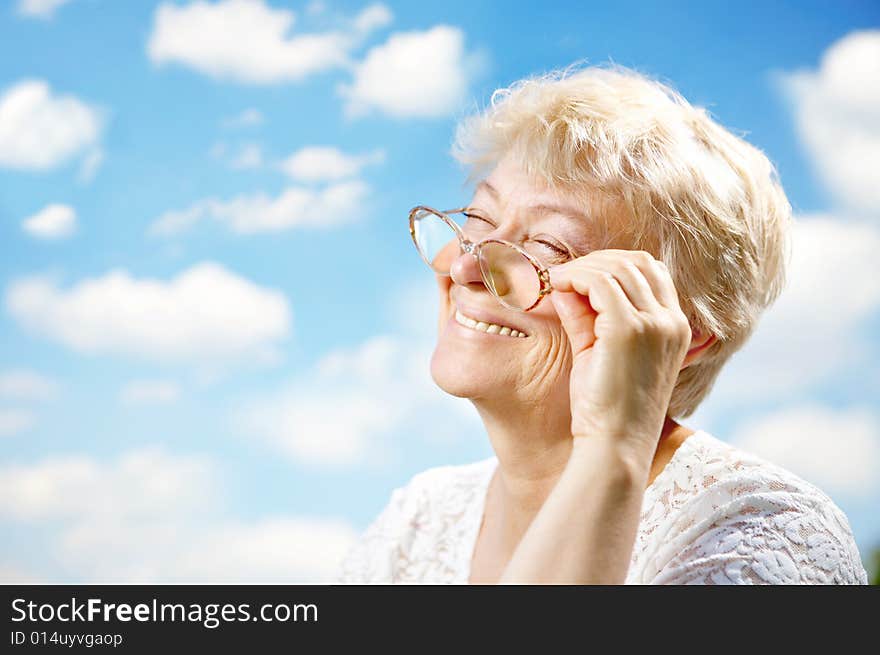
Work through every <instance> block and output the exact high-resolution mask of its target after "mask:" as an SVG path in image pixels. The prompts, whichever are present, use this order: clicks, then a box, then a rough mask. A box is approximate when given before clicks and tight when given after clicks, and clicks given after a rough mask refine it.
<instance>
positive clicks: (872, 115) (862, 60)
mask: <svg viewBox="0 0 880 655" xmlns="http://www.w3.org/2000/svg"><path fill="white" fill-rule="evenodd" d="M777 78H778V79H779V81H780V83H781V85H782V88H783V89H784V91H785V92H786V93H787V95H788V96H789V98H791V100H792V101H793V105H794V112H795V118H796V122H797V128H798V132H799V134H800V137H801V139H802V141H803V143H804V145H805V146H806V148H807V150H808V151H809V153H810V155H811V157H812V160H813V164H814V165H815V166H816V168H817V170H818V172H819V173H820V175H821V177H822V179H823V180H824V182H825V183H826V184H827V186H828V187H829V189H830V190H831V191H832V192H833V193H834V194H835V196H836V198H837V200H838V201H839V202H840V203H841V205H842V206H843V207H847V208H850V209H851V210H853V211H858V212H867V213H871V214H874V215H876V214H877V212H880V83H878V80H880V30H864V31H858V32H852V33H851V34H848V35H847V36H845V37H843V38H842V39H840V40H839V41H837V42H836V43H834V44H833V45H832V46H831V47H830V48H828V50H827V51H825V53H824V54H823V56H822V61H821V64H820V66H819V69H818V70H801V71H797V72H793V73H783V74H779V75H777Z"/></svg>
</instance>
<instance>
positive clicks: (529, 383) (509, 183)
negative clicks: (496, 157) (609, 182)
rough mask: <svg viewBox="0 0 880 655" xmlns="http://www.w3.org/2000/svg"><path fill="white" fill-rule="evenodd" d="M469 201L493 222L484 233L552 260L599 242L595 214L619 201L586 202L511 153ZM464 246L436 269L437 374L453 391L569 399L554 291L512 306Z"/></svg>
mask: <svg viewBox="0 0 880 655" xmlns="http://www.w3.org/2000/svg"><path fill="white" fill-rule="evenodd" d="M468 207H469V208H470V210H471V212H472V213H474V214H478V215H479V216H481V217H484V218H485V219H488V221H489V222H490V224H484V223H480V225H482V226H483V227H482V228H481V229H480V231H479V235H478V238H479V239H482V238H489V237H491V238H498V239H505V240H507V241H511V242H513V243H517V244H519V245H521V246H523V247H524V248H525V249H526V250H527V251H528V252H530V253H531V254H533V255H534V256H535V257H536V258H537V259H538V260H539V261H540V262H541V263H542V264H543V265H544V266H545V267H549V266H552V265H554V264H561V263H563V262H565V261H567V260H569V259H572V258H575V257H580V256H583V255H585V254H587V253H588V252H590V251H591V250H593V249H595V247H596V246H595V240H594V239H593V238H592V237H591V235H592V234H593V230H591V224H592V222H591V221H592V219H591V215H593V216H595V215H596V213H595V212H598V211H602V212H607V211H609V210H610V209H613V207H611V206H610V205H609V203H608V201H607V200H604V201H603V200H600V199H599V198H598V197H597V198H596V200H595V203H594V204H592V206H586V207H585V206H584V204H583V200H582V199H581V200H580V201H578V200H576V199H575V197H574V196H573V195H571V194H567V193H565V192H563V191H561V190H555V189H551V188H550V187H548V186H547V185H545V184H543V183H542V182H540V181H536V180H532V179H530V178H529V177H528V176H526V175H525V173H524V171H523V170H522V169H521V168H520V167H519V166H518V165H517V164H516V163H515V162H514V160H512V159H510V158H506V159H504V160H502V161H501V162H500V163H499V164H498V165H497V166H496V168H495V169H494V170H493V171H492V173H491V174H490V175H489V176H488V177H487V178H486V179H485V180H484V181H483V182H481V183H480V184H479V185H478V186H477V189H476V191H475V193H474V196H473V198H472V199H471V202H470V203H469V205H468ZM468 236H470V235H468ZM472 240H477V239H474V238H472ZM457 252H458V253H459V254H458V255H457V256H456V257H455V259H454V260H453V262H452V265H451V269H450V276H448V277H446V276H437V282H438V287H439V292H440V317H439V318H440V324H439V334H438V339H437V345H436V348H435V349H434V354H433V357H432V358H431V376H432V377H433V379H434V381H435V382H436V383H437V385H438V386H440V388H442V389H443V390H445V391H446V392H447V393H450V394H452V395H455V396H459V397H464V398H471V399H475V400H477V399H480V398H485V399H492V400H496V401H497V400H504V399H508V400H510V401H516V400H521V401H523V402H527V403H534V402H542V403H546V402H548V401H549V400H551V399H554V400H557V401H559V402H563V403H567V400H568V391H569V385H568V374H569V371H570V369H571V352H570V347H569V342H568V336H567V335H566V333H565V330H564V329H563V327H562V324H561V322H560V320H559V317H558V316H557V314H556V310H555V309H554V308H553V303H552V302H550V299H549V297H547V296H545V297H544V299H543V300H542V301H541V303H540V304H539V305H538V306H537V307H536V308H534V309H532V310H531V311H529V312H517V311H514V310H511V309H508V308H506V307H505V306H504V305H502V304H501V303H500V302H498V300H497V299H496V298H495V296H493V295H492V293H491V292H490V291H489V289H488V288H487V287H486V286H485V284H484V283H483V280H482V278H481V276H480V267H479V264H478V262H477V260H476V259H475V258H474V256H473V255H471V254H470V253H461V252H460V250H458V251H457ZM456 311H459V312H461V314H463V315H464V316H466V317H469V318H473V319H475V320H477V321H483V322H484V323H495V324H496V325H499V326H501V327H509V328H511V329H515V330H517V331H519V332H523V333H525V335H526V336H525V337H515V336H510V335H508V334H501V333H498V334H493V333H487V332H485V331H483V330H479V329H475V328H471V327H467V326H465V325H462V324H461V323H460V322H459V321H457V320H456ZM504 332H506V331H504Z"/></svg>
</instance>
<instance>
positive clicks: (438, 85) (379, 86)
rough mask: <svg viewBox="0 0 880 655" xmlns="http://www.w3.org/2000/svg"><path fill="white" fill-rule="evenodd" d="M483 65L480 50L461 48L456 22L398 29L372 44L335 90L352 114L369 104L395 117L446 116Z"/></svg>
mask: <svg viewBox="0 0 880 655" xmlns="http://www.w3.org/2000/svg"><path fill="white" fill-rule="evenodd" d="M482 65H483V62H482V59H481V56H478V55H475V54H467V53H466V52H465V48H464V34H463V32H462V31H461V30H460V29H459V28H457V27H451V26H448V25H438V26H436V27H433V28H431V29H430V30H427V31H424V32H400V33H396V34H392V35H391V36H390V37H389V38H388V40H387V41H386V42H385V43H384V44H382V45H380V46H376V47H375V48H372V49H371V50H370V51H369V52H368V53H367V55H366V58H365V59H364V60H363V61H362V62H360V63H359V64H357V65H356V66H355V70H354V79H353V81H352V83H351V84H350V85H349V84H343V85H340V87H339V92H340V94H341V95H342V96H343V98H345V100H346V113H347V115H349V116H352V117H356V116H360V115H363V114H366V113H368V112H369V111H371V110H374V109H375V110H378V111H381V112H384V113H386V114H388V115H390V116H394V117H406V116H421V117H441V116H448V115H449V114H451V113H453V112H454V111H455V110H456V109H457V108H458V107H460V106H462V104H463V103H464V102H465V100H466V94H467V90H468V84H469V82H470V79H471V78H472V77H474V76H475V75H476V74H477V73H478V69H479V67H480V66H482Z"/></svg>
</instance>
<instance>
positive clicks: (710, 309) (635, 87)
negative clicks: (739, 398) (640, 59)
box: [452, 64, 791, 418]
mask: <svg viewBox="0 0 880 655" xmlns="http://www.w3.org/2000/svg"><path fill="white" fill-rule="evenodd" d="M452 154H453V156H454V157H455V158H456V159H458V161H460V162H461V163H462V164H466V165H469V166H470V167H471V173H470V175H469V180H470V181H473V180H475V179H476V177H477V176H478V175H479V176H482V175H484V174H486V173H487V172H488V171H489V170H490V169H491V168H492V167H494V166H495V165H496V164H497V163H499V162H500V161H501V159H503V158H504V157H505V156H512V157H514V158H515V160H516V161H517V162H518V163H519V164H521V165H522V166H523V168H524V170H525V171H526V172H527V174H529V175H530V176H539V177H541V178H543V179H544V180H545V181H546V182H547V183H549V184H550V185H551V186H553V187H555V188H565V189H566V190H570V191H575V192H578V193H579V192H581V191H583V192H584V193H586V192H588V191H589V192H592V193H595V192H597V191H598V192H601V193H604V194H608V195H610V196H612V197H615V198H617V199H619V200H621V201H622V202H623V206H624V207H625V208H626V211H627V214H628V215H627V225H626V226H624V228H623V229H624V230H625V242H626V245H614V244H613V239H614V238H616V237H607V240H606V241H605V243H606V244H608V245H609V246H613V247H622V248H629V249H632V250H646V251H648V252H650V253H651V254H652V255H653V256H654V257H656V258H658V259H660V260H662V261H663V262H664V263H665V264H666V265H667V267H668V268H669V271H670V273H671V275H672V279H673V281H674V283H675V286H676V288H677V289H678V294H679V301H680V304H681V307H682V310H683V311H684V313H685V314H686V315H687V317H688V319H689V320H690V322H691V326H692V328H694V329H699V330H700V331H701V332H703V333H707V332H708V333H711V334H714V335H715V336H716V337H717V341H716V342H715V343H713V344H712V345H711V346H710V347H709V348H708V349H707V350H706V352H705V353H704V355H703V357H702V358H700V359H698V360H696V361H695V362H693V363H692V364H691V365H689V366H688V367H687V368H685V369H683V370H682V371H681V373H680V374H679V376H678V381H677V382H676V385H675V389H674V391H673V393H672V399H671V402H670V406H669V409H668V412H669V415H670V416H671V417H673V418H676V417H685V416H689V415H691V414H692V413H693V412H694V410H696V408H697V406H698V405H699V404H700V402H702V400H703V399H704V398H705V397H706V396H707V395H708V393H709V391H710V390H711V388H712V386H713V384H714V383H715V379H716V378H717V376H718V373H719V372H720V370H721V367H722V366H723V365H724V363H725V362H726V361H727V360H728V359H729V358H730V356H731V355H732V354H733V353H734V352H736V351H737V350H739V349H740V347H742V345H743V344H744V343H745V341H746V340H747V339H748V337H749V336H750V335H751V333H752V331H753V330H754V328H755V326H756V324H757V322H758V319H759V317H760V314H761V313H762V311H763V310H764V309H765V308H766V307H768V306H769V305H770V304H772V303H773V302H774V301H775V300H776V298H777V297H778V295H779V294H780V293H781V291H782V289H783V287H784V285H785V277H786V268H787V265H788V260H789V250H790V245H789V239H790V234H789V233H790V226H791V205H790V204H789V202H788V199H787V198H786V196H785V192H784V191H783V189H782V186H781V185H780V183H779V177H778V174H777V172H776V169H775V167H774V166H773V164H772V163H771V162H770V161H769V160H768V158H767V157H766V156H765V155H764V153H762V152H761V151H760V150H758V149H757V148H755V147H754V146H752V145H750V144H748V143H746V142H745V141H744V140H743V139H741V138H739V137H737V136H735V135H733V134H732V133H731V132H729V131H728V130H726V129H725V128H724V127H722V126H721V125H719V124H718V123H716V122H715V121H714V120H713V119H712V118H711V117H710V115H709V113H708V112H707V111H706V110H705V109H703V108H700V107H695V106H693V105H691V104H690V103H689V102H688V101H687V100H685V99H684V98H683V97H682V96H681V95H680V94H679V93H678V92H677V91H675V90H673V89H672V88H670V87H669V86H668V85H666V84H663V83H661V82H659V81H657V80H654V79H651V78H649V77H647V76H646V75H644V74H642V73H639V72H636V71H634V70H631V69H628V68H625V67H622V66H618V65H607V66H592V67H587V68H581V67H580V66H579V65H578V64H574V65H572V66H570V67H568V68H566V69H561V70H555V71H552V72H550V73H546V74H543V75H538V76H533V77H529V78H526V79H522V80H519V81H517V82H515V83H513V84H512V85H511V86H509V87H507V88H504V89H498V90H496V91H495V92H494V93H493V94H492V98H491V103H490V106H489V107H487V108H486V109H485V110H483V111H480V112H477V113H476V114H474V115H471V116H468V117H466V118H464V119H463V120H462V121H460V122H459V124H458V127H457V130H456V135H455V142H454V144H453V147H452ZM603 218H604V217H601V216H599V217H597V220H598V221H603ZM604 228H605V234H606V235H607V234H609V233H610V230H609V228H610V225H608V224H607V222H606V224H605V225H604Z"/></svg>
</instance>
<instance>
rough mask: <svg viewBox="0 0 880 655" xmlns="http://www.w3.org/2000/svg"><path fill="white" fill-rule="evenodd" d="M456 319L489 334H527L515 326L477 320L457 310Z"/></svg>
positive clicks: (519, 335)
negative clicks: (515, 328)
mask: <svg viewBox="0 0 880 655" xmlns="http://www.w3.org/2000/svg"><path fill="white" fill-rule="evenodd" d="M455 320H456V321H457V322H459V323H461V324H462V325H465V326H467V327H469V328H472V329H474V330H479V331H480V332H488V333H489V334H500V335H503V336H511V337H525V336H526V335H525V334H524V333H523V332H520V331H519V330H514V329H513V328H510V327H507V326H506V325H496V324H495V323H486V322H484V321H477V320H475V319H473V318H471V317H469V316H465V315H464V314H462V313H461V312H460V311H457V310H456V312H455Z"/></svg>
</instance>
